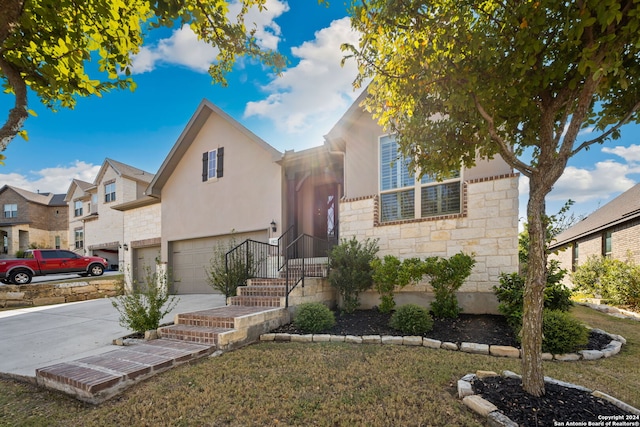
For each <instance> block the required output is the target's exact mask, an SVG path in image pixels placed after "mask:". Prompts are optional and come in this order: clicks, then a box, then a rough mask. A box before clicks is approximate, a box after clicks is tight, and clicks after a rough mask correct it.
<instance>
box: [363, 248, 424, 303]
mask: <svg viewBox="0 0 640 427" xmlns="http://www.w3.org/2000/svg"><path fill="white" fill-rule="evenodd" d="M371 267H372V268H373V276H372V277H373V283H374V287H375V289H376V290H377V291H378V293H379V294H380V307H379V310H380V311H381V312H382V313H389V312H391V311H392V310H393V309H394V307H395V306H396V302H395V300H394V291H395V289H396V288H404V287H405V286H407V285H409V284H411V283H416V282H418V281H420V279H421V278H422V276H423V275H424V269H423V267H422V261H420V259H418V258H408V259H405V260H404V261H400V260H399V259H398V258H396V257H395V256H393V255H385V256H384V259H382V260H381V259H379V258H376V259H374V260H373V261H372V262H371Z"/></svg>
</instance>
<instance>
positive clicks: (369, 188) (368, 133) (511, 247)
mask: <svg viewBox="0 0 640 427" xmlns="http://www.w3.org/2000/svg"><path fill="white" fill-rule="evenodd" d="M359 102H360V100H357V101H356V102H355V103H354V104H353V106H352V107H351V108H350V109H349V110H348V111H347V113H346V114H345V115H344V116H343V117H342V119H341V120H340V121H339V122H338V123H337V124H336V125H335V126H334V128H333V129H332V130H331V131H330V132H329V134H328V135H327V136H326V142H325V144H324V145H322V146H320V147H315V148H311V149H308V150H303V151H300V152H294V151H287V152H285V153H284V154H282V153H280V152H278V151H277V150H275V149H274V148H273V147H271V146H269V145H268V144H267V143H266V142H264V141H263V140H261V139H260V138H258V137H257V136H256V135H254V134H253V133H251V132H250V131H249V130H247V129H246V128H245V127H243V126H242V125H241V124H239V123H238V122H237V121H235V120H234V119H232V118H231V117H230V116H228V115H227V114H226V113H224V112H223V111H222V110H220V109H219V108H218V107H216V106H215V105H213V104H212V103H210V102H209V101H206V100H204V101H203V102H202V103H201V104H200V106H199V107H198V109H197V110H196V112H195V114H194V115H193V117H192V118H191V120H190V121H189V123H188V125H187V127H186V128H185V130H184V131H183V133H182V134H181V135H180V137H179V139H178V141H177V142H176V144H175V145H174V147H173V148H172V150H171V152H170V153H169V155H168V157H167V158H166V159H165V161H164V163H163V164H162V166H161V168H160V170H159V171H158V173H157V174H156V176H155V178H154V179H153V181H152V182H151V184H150V185H149V188H148V190H147V194H148V195H150V196H153V197H158V198H161V210H162V239H161V260H162V262H166V263H167V264H168V268H169V269H170V270H171V272H172V274H173V277H174V279H175V280H176V289H175V290H176V291H177V292H178V293H200V292H211V289H210V288H209V287H208V286H207V284H206V275H205V271H204V270H205V267H206V266H208V265H209V261H210V259H211V257H212V255H213V249H214V247H215V246H216V244H217V243H218V242H220V241H225V240H227V239H229V238H230V237H234V238H235V239H236V240H237V242H238V243H240V242H242V241H243V240H244V239H246V238H252V239H255V240H260V241H264V242H266V241H267V240H270V239H273V238H277V237H280V236H281V235H282V234H283V233H287V234H292V235H293V236H298V235H300V234H303V233H305V234H308V235H311V236H315V237H317V238H321V239H327V240H329V241H330V242H331V243H333V244H335V243H337V242H338V241H339V240H340V239H349V238H351V237H357V238H358V239H364V238H372V239H379V243H378V244H379V246H380V255H385V254H394V255H396V256H398V257H399V258H407V257H427V256H432V255H440V256H444V257H450V256H452V255H454V254H455V253H457V252H459V251H464V252H466V253H469V254H471V253H473V254H474V255H475V259H476V261H477V262H476V267H475V268H474V271H473V274H472V276H471V277H470V278H469V280H468V281H467V283H465V285H464V287H463V288H462V289H461V292H460V302H461V304H462V306H463V308H464V309H465V310H466V311H469V312H496V309H497V300H496V298H495V296H494V294H493V292H492V290H491V287H492V286H494V285H495V284H497V283H498V276H499V274H500V273H501V272H507V273H510V272H514V271H517V268H518V175H517V174H514V173H513V171H512V169H511V168H510V167H509V166H508V165H507V164H506V163H505V162H504V161H503V160H501V159H500V158H498V157H496V158H495V159H493V160H482V159H478V162H477V166H475V167H473V168H470V169H465V170H461V171H457V172H456V173H455V174H454V175H453V177H452V178H451V179H449V180H447V181H445V182H433V181H430V180H429V179H428V178H424V179H422V180H421V181H417V180H416V179H415V178H414V174H413V173H411V172H410V171H409V170H408V169H407V168H406V167H404V166H403V164H404V162H403V161H401V160H400V161H396V158H397V146H396V144H395V141H394V139H393V136H390V135H385V134H384V133H383V131H382V129H381V128H380V127H379V126H378V125H377V124H376V122H374V121H373V119H372V118H371V116H370V115H369V114H368V113H365V112H364V111H363V110H362V109H361V108H360V107H359ZM272 222H273V223H275V231H274V230H273V229H272V227H271V225H270V224H271V223H272ZM428 290H429V287H428V285H427V284H420V285H419V286H417V287H413V288H411V289H410V290H409V291H408V292H404V293H402V295H399V296H398V300H399V301H400V302H404V301H405V300H411V301H414V302H418V303H422V304H425V305H426V304H427V303H428V302H429V301H430V298H431V296H429V295H428V292H426V291H428ZM376 298H377V296H376V295H375V294H369V295H365V296H364V298H363V303H364V305H365V306H366V305H374V304H377V300H376Z"/></svg>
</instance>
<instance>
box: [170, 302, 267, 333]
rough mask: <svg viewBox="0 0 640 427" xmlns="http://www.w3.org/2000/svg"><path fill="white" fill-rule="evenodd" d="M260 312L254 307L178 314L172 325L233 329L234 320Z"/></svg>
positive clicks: (224, 308)
mask: <svg viewBox="0 0 640 427" xmlns="http://www.w3.org/2000/svg"><path fill="white" fill-rule="evenodd" d="M260 311H262V310H259V309H256V308H255V307H242V306H225V307H218V308H212V309H209V310H200V311H193V312H191V313H180V314H178V315H176V317H175V322H174V323H175V324H177V325H192V326H202V327H208V328H235V326H236V325H235V318H237V317H242V316H246V315H249V314H254V313H258V312H260Z"/></svg>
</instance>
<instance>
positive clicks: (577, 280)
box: [573, 256, 640, 306]
mask: <svg viewBox="0 0 640 427" xmlns="http://www.w3.org/2000/svg"><path fill="white" fill-rule="evenodd" d="M573 283H574V285H576V289H577V290H579V291H584V292H586V293H588V294H591V295H593V296H599V297H602V298H604V299H606V300H608V301H609V302H611V303H612V304H614V305H632V306H640V267H638V266H637V265H635V264H633V263H632V262H624V261H620V260H617V259H610V258H603V257H596V256H593V257H589V259H587V261H586V262H585V263H584V264H582V265H580V266H579V267H578V268H577V269H576V271H575V272H574V273H573Z"/></svg>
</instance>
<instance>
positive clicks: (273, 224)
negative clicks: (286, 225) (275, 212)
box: [271, 219, 278, 233]
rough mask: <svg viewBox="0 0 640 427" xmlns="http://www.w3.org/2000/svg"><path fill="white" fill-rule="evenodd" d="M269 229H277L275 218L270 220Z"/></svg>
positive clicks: (274, 230)
mask: <svg viewBox="0 0 640 427" xmlns="http://www.w3.org/2000/svg"><path fill="white" fill-rule="evenodd" d="M271 231H273V232H274V233H275V232H276V231H278V227H276V220H275V219H273V220H271Z"/></svg>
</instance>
